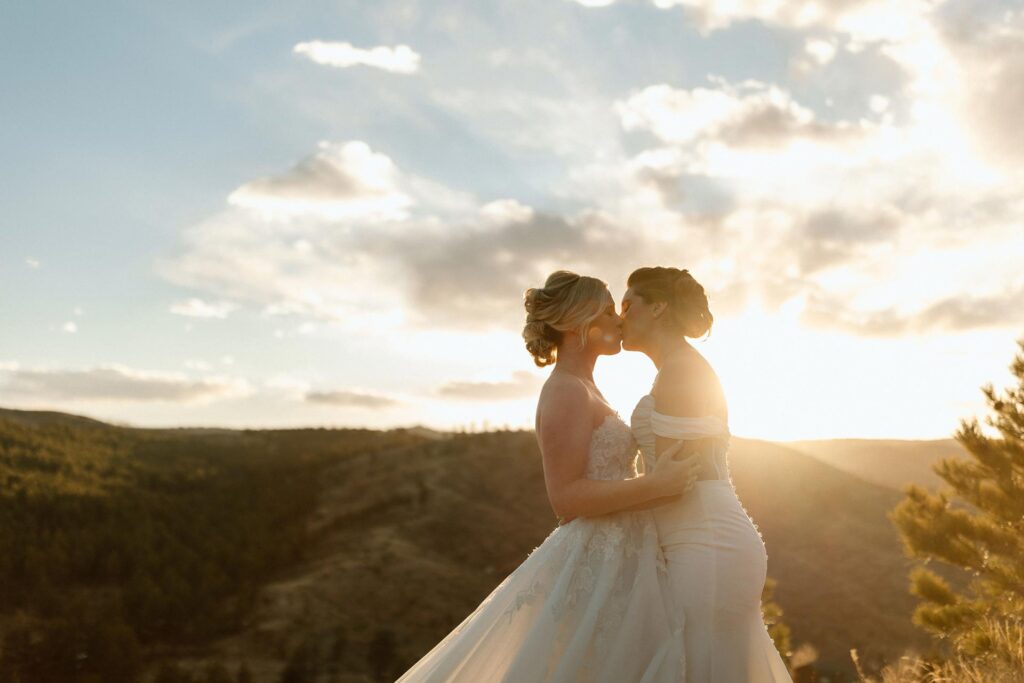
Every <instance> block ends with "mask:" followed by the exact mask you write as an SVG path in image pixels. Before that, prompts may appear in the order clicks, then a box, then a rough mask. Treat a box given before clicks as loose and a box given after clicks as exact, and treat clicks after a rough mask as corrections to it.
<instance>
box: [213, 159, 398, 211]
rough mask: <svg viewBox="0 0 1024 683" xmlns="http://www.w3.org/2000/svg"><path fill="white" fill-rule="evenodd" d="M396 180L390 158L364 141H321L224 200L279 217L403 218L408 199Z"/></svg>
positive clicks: (396, 176) (243, 186) (396, 174)
mask: <svg viewBox="0 0 1024 683" xmlns="http://www.w3.org/2000/svg"><path fill="white" fill-rule="evenodd" d="M398 182H399V178H398V173H397V170H396V168H395V165H394V163H393V162H392V161H391V159H389V158H388V157H387V156H386V155H384V154H379V153H376V152H374V151H373V150H371V149H370V147H369V145H367V144H366V143H365V142H361V141H359V140H353V141H350V142H345V143H341V144H339V143H331V142H321V143H320V144H319V146H318V151H317V152H316V154H314V155H313V156H311V157H308V158H306V159H304V160H303V161H301V162H299V163H298V164H296V165H295V166H294V167H292V168H291V169H290V170H289V171H287V172H286V173H283V174H281V175H277V176H272V177H270V178H261V179H259V180H253V181H251V182H248V183H245V184H244V185H242V186H241V187H239V188H238V189H237V190H235V191H234V192H232V193H231V195H229V196H228V203H230V204H232V205H234V206H238V207H242V208H247V209H253V210H256V211H260V212H261V213H264V214H266V215H269V216H272V217H276V216H279V217H282V218H300V217H312V218H322V219H326V220H343V219H360V220H401V219H403V218H405V217H406V216H407V215H408V214H407V210H408V208H409V206H410V204H411V203H412V200H411V198H410V197H409V196H407V195H406V194H405V193H403V192H402V191H400V190H399V189H398V187H397V185H398Z"/></svg>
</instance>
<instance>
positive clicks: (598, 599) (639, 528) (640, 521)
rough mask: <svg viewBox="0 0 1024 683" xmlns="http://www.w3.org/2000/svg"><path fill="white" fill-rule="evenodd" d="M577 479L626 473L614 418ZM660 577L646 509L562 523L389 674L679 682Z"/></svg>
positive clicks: (626, 441) (509, 682)
mask: <svg viewBox="0 0 1024 683" xmlns="http://www.w3.org/2000/svg"><path fill="white" fill-rule="evenodd" d="M586 476H587V478H589V479H606V480H609V479H628V478H632V477H635V476H637V470H636V442H635V441H634V440H633V436H632V433H631V431H630V428H629V426H627V425H626V424H625V423H624V422H622V420H621V419H619V417H618V416H617V415H609V416H608V417H607V418H605V420H604V422H602V423H601V425H600V426H599V427H598V428H597V429H595V430H594V432H593V434H592V436H591V441H590V450H589V455H588V462H587V474H586ZM667 578H668V577H667V574H666V566H665V560H664V557H663V555H662V554H661V550H660V547H659V543H658V536H657V533H656V531H655V526H654V521H653V518H652V515H651V512H650V511H647V510H641V511H632V512H619V513H614V514H610V515H605V516H602V517H593V518H577V519H574V520H573V521H571V522H569V523H568V524H565V525H564V526H560V527H558V528H556V529H555V530H554V531H552V532H551V534H550V535H549V536H548V537H547V538H546V539H545V540H544V542H543V543H541V544H540V546H538V547H537V548H536V549H535V550H534V551H533V552H532V553H530V555H529V556H528V557H527V558H526V560H525V561H524V562H523V564H521V565H519V567H517V568H516V569H515V571H513V572H512V573H511V574H510V575H509V576H508V577H507V578H505V580H504V581H502V582H501V584H500V585H499V586H498V587H497V588H495V589H494V591H492V592H491V594H490V595H489V596H487V598H486V599H485V600H484V601H483V602H482V603H481V604H480V606H479V607H477V608H476V610H475V611H474V612H473V613H472V614H470V615H469V616H468V617H466V619H465V620H464V621H463V622H462V623H461V624H459V626H458V627H456V628H455V630H454V631H452V632H451V633H450V634H448V636H447V637H445V638H444V640H442V641H441V642H440V643H438V644H437V645H436V646H435V647H434V649H432V650H431V651H430V652H428V653H427V654H426V655H425V656H424V657H423V658H422V659H420V661H419V662H417V663H416V664H415V665H414V666H413V667H412V668H411V669H409V671H407V672H406V673H405V674H404V675H402V677H401V678H399V679H398V680H399V681H400V682H401V683H411V682H414V681H415V682H420V681H423V682H430V683H440V682H442V681H444V682H447V681H460V682H465V683H497V682H498V681H503V682H505V683H543V682H551V683H586V682H591V681H593V682H595V683H676V682H678V681H682V680H683V678H682V675H683V673H682V670H683V668H684V667H685V662H684V661H683V656H684V652H683V647H682V639H683V635H682V631H681V628H682V624H681V623H679V622H678V621H677V619H676V617H677V615H676V614H674V612H673V610H671V609H669V606H671V604H672V599H673V596H672V594H671V592H670V587H669V584H668V581H667ZM762 629H763V626H762ZM769 644H770V643H769ZM688 649H689V648H687V650H688ZM696 680H698V681H699V680H701V679H699V678H698V679H696ZM735 680H740V679H735Z"/></svg>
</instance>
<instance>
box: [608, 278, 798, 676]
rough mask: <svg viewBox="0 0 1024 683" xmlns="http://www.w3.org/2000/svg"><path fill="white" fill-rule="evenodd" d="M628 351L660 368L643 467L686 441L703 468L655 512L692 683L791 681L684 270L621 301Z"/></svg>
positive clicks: (643, 421)
mask: <svg viewBox="0 0 1024 683" xmlns="http://www.w3.org/2000/svg"><path fill="white" fill-rule="evenodd" d="M622 320H623V327H622V331H623V348H625V349H627V350H631V351H640V352H641V353H644V354H646V355H647V356H648V357H649V358H650V359H651V360H652V361H653V362H654V365H655V366H656V367H657V368H658V374H657V377H656V378H655V381H654V386H653V387H652V388H651V392H650V393H649V394H647V395H646V396H644V397H643V398H642V399H640V402H639V403H638V404H637V406H636V409H635V410H634V411H633V415H632V420H631V422H632V428H633V435H634V437H635V438H636V441H637V443H638V445H639V446H640V450H641V453H642V456H643V462H644V466H645V467H647V468H656V467H660V466H661V462H662V459H663V458H664V457H665V455H666V454H674V453H675V452H676V451H677V450H678V448H679V441H678V440H679V439H684V440H686V442H687V443H689V444H690V445H689V446H687V447H686V448H684V449H683V453H689V452H691V451H692V452H694V453H696V454H697V457H699V460H700V470H699V475H698V480H697V483H696V484H695V485H694V487H693V488H692V490H690V491H689V492H687V493H686V495H684V496H682V497H679V498H678V499H677V500H674V501H673V502H671V503H669V504H667V505H664V506H659V507H656V508H654V509H653V510H652V511H651V512H652V515H653V517H654V520H655V524H656V526H657V529H658V540H659V543H660V545H661V548H662V550H663V552H664V554H665V558H666V560H667V561H668V571H669V579H670V584H671V586H672V591H673V602H672V604H673V606H674V610H675V617H676V620H677V621H679V622H681V623H682V624H683V642H684V643H685V649H686V656H685V662H686V664H685V667H686V678H685V680H687V681H691V682H698V683H775V682H777V681H790V680H791V679H790V676H789V673H788V671H787V670H786V666H785V664H784V663H783V661H782V658H781V657H780V656H779V653H778V651H777V650H776V649H775V645H774V644H773V643H772V640H771V638H770V636H769V635H768V632H767V630H766V629H765V625H764V621H763V619H762V615H761V591H762V589H763V588H764V582H765V576H766V571H767V553H766V552H765V546H764V543H763V542H762V540H761V536H760V534H759V533H758V531H757V529H756V527H755V526H754V524H753V522H751V520H750V518H749V517H748V516H747V513H746V511H745V510H744V509H743V506H742V505H741V504H740V501H739V499H738V498H737V496H736V491H735V490H734V489H733V486H732V482H731V480H730V477H729V468H728V462H727V459H726V453H727V451H728V447H729V426H728V425H729V415H728V408H727V406H726V401H725V395H724V392H723V391H722V385H721V383H720V382H719V380H718V376H717V375H716V374H715V371H714V370H713V369H712V367H711V365H710V364H709V363H708V361H707V360H706V359H705V358H704V357H703V356H702V355H701V354H700V353H699V352H698V351H697V350H696V349H695V348H694V347H693V346H691V345H690V343H689V342H688V341H687V337H689V338H696V337H701V336H704V335H705V334H707V333H708V332H709V331H710V330H711V324H712V322H713V318H712V315H711V311H710V310H709V308H708V299H707V296H706V295H705V293H704V288H703V287H702V286H701V285H700V283H698V282H697V281H696V280H695V279H694V278H693V276H692V275H690V273H689V272H688V271H686V270H679V269H678V268H640V269H639V270H636V271H634V272H633V274H632V275H630V276H629V280H628V289H627V290H626V293H625V295H624V296H623V298H622Z"/></svg>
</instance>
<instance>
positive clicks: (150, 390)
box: [0, 365, 248, 403]
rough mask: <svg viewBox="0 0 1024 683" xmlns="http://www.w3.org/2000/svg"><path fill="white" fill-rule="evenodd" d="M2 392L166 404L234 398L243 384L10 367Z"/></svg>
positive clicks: (118, 369) (0, 382)
mask: <svg viewBox="0 0 1024 683" xmlns="http://www.w3.org/2000/svg"><path fill="white" fill-rule="evenodd" d="M0 386H2V387H3V390H4V393H6V394H10V395H17V396H19V397H24V398H35V399H42V400H81V401H87V400H98V401H169V402H175V403H191V402H202V401H209V400H213V399H219V398H228V397H232V396H238V395H242V394H245V393H246V392H247V390H248V389H247V385H246V383H245V382H243V381H239V380H233V379H226V378H206V379H191V378H189V377H186V376H185V375H181V374H178V373H166V372H152V371H143V370H134V369H131V368H127V367H124V366H121V365H108V366H100V367H95V368H87V369H39V368H35V369H32V368H17V367H16V368H13V369H8V370H7V371H6V376H0Z"/></svg>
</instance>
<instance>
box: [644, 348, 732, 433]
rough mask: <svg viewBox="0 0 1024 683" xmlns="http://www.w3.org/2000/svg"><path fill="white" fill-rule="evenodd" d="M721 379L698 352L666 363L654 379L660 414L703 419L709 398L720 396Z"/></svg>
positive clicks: (655, 395) (678, 356) (681, 355)
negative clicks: (701, 417) (701, 416)
mask: <svg viewBox="0 0 1024 683" xmlns="http://www.w3.org/2000/svg"><path fill="white" fill-rule="evenodd" d="M717 385H718V377H717V376H716V375H715V371H714V369H712V367H711V365H710V364H709V363H708V362H707V361H706V360H705V359H704V357H703V356H701V355H700V354H699V353H697V352H696V351H693V352H692V353H682V354H677V355H676V356H674V357H672V358H671V359H668V360H666V362H665V364H664V365H663V366H662V368H661V370H660V371H659V372H658V377H657V379H656V380H655V383H654V388H653V390H652V392H651V393H652V394H653V395H654V400H655V404H656V407H657V410H658V412H660V413H663V414H665V415H677V416H681V417H688V416H700V415H703V414H704V410H705V409H706V407H707V403H708V397H709V395H713V394H717V393H719V391H720V389H719V387H718V386H717Z"/></svg>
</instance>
